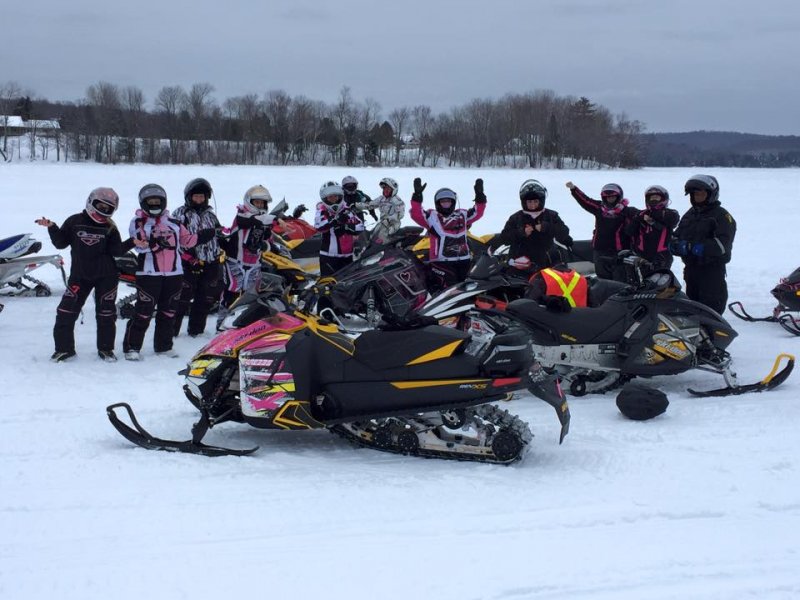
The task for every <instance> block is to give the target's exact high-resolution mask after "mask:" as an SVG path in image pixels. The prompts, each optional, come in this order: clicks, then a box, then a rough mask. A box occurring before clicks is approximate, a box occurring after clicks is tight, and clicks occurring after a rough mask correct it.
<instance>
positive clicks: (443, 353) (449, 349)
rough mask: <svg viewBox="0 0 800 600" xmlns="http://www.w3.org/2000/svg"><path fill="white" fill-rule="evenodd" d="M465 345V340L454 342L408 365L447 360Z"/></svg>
mask: <svg viewBox="0 0 800 600" xmlns="http://www.w3.org/2000/svg"><path fill="white" fill-rule="evenodd" d="M463 343H464V340H458V341H455V342H452V343H450V344H445V345H444V346H442V347H441V348H438V349H437V350H433V351H432V352H428V353H427V354H423V355H422V356H420V357H418V358H415V359H414V360H412V361H410V362H408V363H406V364H408V365H419V364H422V363H425V362H430V361H432V360H437V359H440V358H447V357H448V356H452V354H453V352H455V351H456V348H458V347H459V346H461V345H462V344H463Z"/></svg>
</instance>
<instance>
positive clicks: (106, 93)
mask: <svg viewBox="0 0 800 600" xmlns="http://www.w3.org/2000/svg"><path fill="white" fill-rule="evenodd" d="M86 99H87V101H88V104H89V106H90V107H91V109H92V114H93V117H94V122H95V126H96V131H95V133H96V135H97V143H96V147H95V160H97V161H98V162H103V160H104V157H105V160H106V161H108V162H112V163H113V162H116V153H115V152H114V135H116V134H118V133H119V129H120V120H121V119H120V117H121V114H120V109H121V107H122V101H121V95H120V91H119V88H118V87H117V86H116V85H114V84H113V83H109V82H108V81H99V82H97V83H95V84H92V85H90V86H89V88H88V89H87V90H86Z"/></svg>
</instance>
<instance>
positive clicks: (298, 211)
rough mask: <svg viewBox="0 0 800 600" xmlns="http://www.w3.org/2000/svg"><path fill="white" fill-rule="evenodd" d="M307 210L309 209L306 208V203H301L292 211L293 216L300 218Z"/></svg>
mask: <svg viewBox="0 0 800 600" xmlns="http://www.w3.org/2000/svg"><path fill="white" fill-rule="evenodd" d="M307 210H308V209H307V208H306V205H305V204H300V205H299V206H297V207H295V209H294V210H293V211H292V217H293V218H295V219H299V218H300V215H302V214H303V213H304V212H306V211H307Z"/></svg>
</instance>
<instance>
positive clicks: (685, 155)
mask: <svg viewBox="0 0 800 600" xmlns="http://www.w3.org/2000/svg"><path fill="white" fill-rule="evenodd" d="M639 142H640V148H641V159H642V164H643V165H644V166H648V167H687V166H702V167H797V166H800V136H797V135H757V134H753V133H735V132H730V131H689V132H687V133H646V134H642V135H641V136H640V140H639Z"/></svg>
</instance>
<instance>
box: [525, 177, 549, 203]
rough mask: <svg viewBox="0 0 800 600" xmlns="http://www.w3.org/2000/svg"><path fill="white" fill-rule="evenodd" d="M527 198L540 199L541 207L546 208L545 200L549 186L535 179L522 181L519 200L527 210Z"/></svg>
mask: <svg viewBox="0 0 800 600" xmlns="http://www.w3.org/2000/svg"><path fill="white" fill-rule="evenodd" d="M526 200H538V201H539V208H544V202H545V200H547V188H546V187H544V186H543V185H542V184H541V183H539V182H538V181H536V180H535V179H528V180H526V181H524V182H522V185H521V186H520V188H519V202H520V204H521V205H522V210H527V209H528V207H527V206H526V205H525V201H526Z"/></svg>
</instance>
